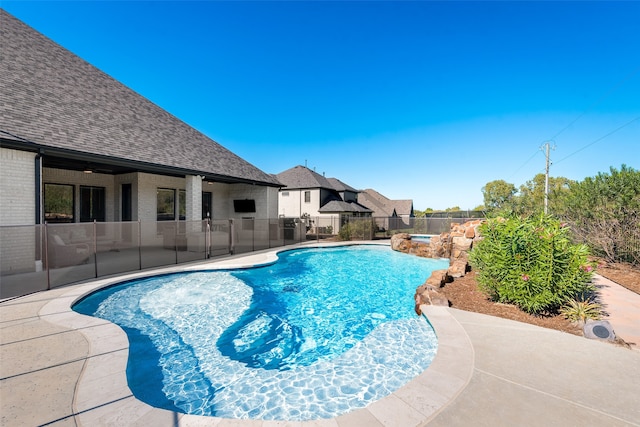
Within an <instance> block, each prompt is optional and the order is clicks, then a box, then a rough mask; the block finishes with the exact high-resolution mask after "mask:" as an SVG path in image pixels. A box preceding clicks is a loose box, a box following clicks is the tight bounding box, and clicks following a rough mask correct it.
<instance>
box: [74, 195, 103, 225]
mask: <svg viewBox="0 0 640 427" xmlns="http://www.w3.org/2000/svg"><path fill="white" fill-rule="evenodd" d="M105 215H106V213H105V189H104V187H84V186H81V187H80V222H92V221H94V220H95V221H101V222H104V220H105Z"/></svg>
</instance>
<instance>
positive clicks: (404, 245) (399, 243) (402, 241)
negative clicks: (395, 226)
mask: <svg viewBox="0 0 640 427" xmlns="http://www.w3.org/2000/svg"><path fill="white" fill-rule="evenodd" d="M391 249H393V250H394V251H399V252H407V253H408V252H409V249H411V235H409V234H407V233H398V234H394V235H393V236H391Z"/></svg>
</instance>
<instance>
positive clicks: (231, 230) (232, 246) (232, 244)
mask: <svg viewBox="0 0 640 427" xmlns="http://www.w3.org/2000/svg"><path fill="white" fill-rule="evenodd" d="M233 235H234V225H233V218H230V219H229V253H230V254H231V255H233V252H234V251H235V242H234V238H233Z"/></svg>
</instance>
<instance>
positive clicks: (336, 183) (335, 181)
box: [327, 178, 358, 193]
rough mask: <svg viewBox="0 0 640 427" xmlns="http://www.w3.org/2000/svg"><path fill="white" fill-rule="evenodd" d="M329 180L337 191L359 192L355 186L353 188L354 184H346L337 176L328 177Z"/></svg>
mask: <svg viewBox="0 0 640 427" xmlns="http://www.w3.org/2000/svg"><path fill="white" fill-rule="evenodd" d="M327 181H329V183H330V184H331V185H332V186H333V188H334V189H335V190H336V191H339V192H343V191H350V192H352V193H357V192H358V190H356V189H355V188H353V187H352V186H350V185H348V184H345V183H344V182H342V181H340V180H339V179H337V178H327Z"/></svg>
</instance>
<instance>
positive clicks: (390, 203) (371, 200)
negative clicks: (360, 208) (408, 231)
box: [358, 188, 413, 216]
mask: <svg viewBox="0 0 640 427" xmlns="http://www.w3.org/2000/svg"><path fill="white" fill-rule="evenodd" d="M358 202H359V203H360V204H362V205H364V206H366V207H368V208H370V209H371V210H372V211H373V214H374V216H393V213H394V211H395V213H396V215H398V216H410V215H411V214H412V213H413V200H411V199H405V200H391V199H388V198H387V197H385V196H383V195H382V194H380V193H378V192H377V191H376V190H372V189H370V188H368V189H366V190H362V191H361V192H360V193H359V194H358Z"/></svg>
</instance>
